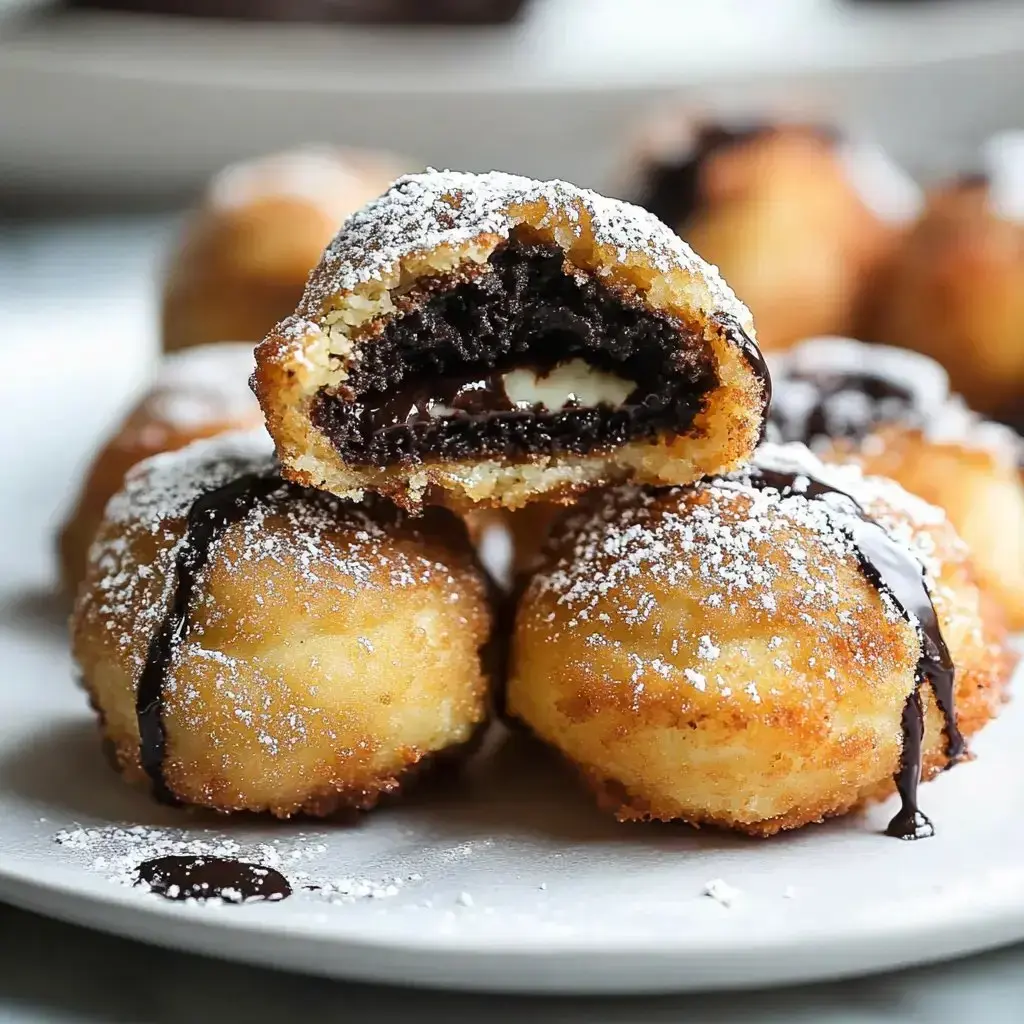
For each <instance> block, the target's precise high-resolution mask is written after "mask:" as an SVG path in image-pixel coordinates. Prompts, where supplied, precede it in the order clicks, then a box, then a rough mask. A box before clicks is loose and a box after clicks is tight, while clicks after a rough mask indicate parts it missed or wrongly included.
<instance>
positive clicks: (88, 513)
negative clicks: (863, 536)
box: [58, 341, 263, 595]
mask: <svg viewBox="0 0 1024 1024" xmlns="http://www.w3.org/2000/svg"><path fill="white" fill-rule="evenodd" d="M252 350H253V344H252V342H241V341H238V342H235V341H225V342H220V343H218V344H213V345H201V346H198V347H196V348H194V349H190V350H189V351H187V352H179V353H175V354H173V355H170V356H168V357H167V358H166V359H165V360H164V361H163V363H162V364H161V366H160V368H159V370H158V371H157V376H156V380H155V381H154V382H153V385H152V386H151V387H150V389H149V391H147V392H146V394H144V395H143V396H142V398H141V399H140V401H139V403H138V404H137V405H136V406H135V407H134V408H133V409H132V410H131V412H130V413H129V414H128V416H127V417H126V418H125V420H124V421H123V422H122V423H121V424H120V425H119V426H118V428H117V430H116V432H115V433H114V434H113V435H111V437H110V438H109V439H108V440H107V441H106V443H105V444H104V445H103V447H102V448H101V449H100V450H99V452H97V454H96V456H95V458H94V459H93V461H92V464H91V465H90V467H89V469H88V471H87V472H86V475H85V479H84V480H83V481H82V486H81V490H80V491H79V494H78V498H77V499H76V501H75V504H74V506H73V507H72V509H71V512H70V514H69V515H68V518H67V519H66V521H65V522H64V525H63V526H62V527H61V531H60V536H59V538H58V549H59V556H60V570H61V581H62V584H63V586H64V590H65V592H66V593H68V594H71V595H73V594H74V593H75V591H76V590H77V588H78V584H79V583H80V582H81V580H82V577H83V576H84V575H85V563H86V556H87V554H88V551H89V545H90V544H91V543H92V540H93V537H95V536H96V530H97V529H98V528H99V525H100V522H101V520H102V519H103V509H104V508H105V507H106V504H107V501H108V500H109V499H110V498H111V497H112V496H113V495H114V494H115V493H116V492H117V491H119V490H120V489H121V484H122V483H123V482H124V475H125V473H127V472H128V470H129V469H131V467H132V466H134V465H135V464H136V463H137V462H141V461H142V460H143V459H145V458H148V457H149V456H150V455H156V454H158V453H159V452H166V451H171V450H172V449H175V448H183V447H184V446H185V445H187V444H190V443H191V442H192V441H197V440H199V439H200V438H204V437H212V436H213V435H215V434H222V433H224V432H225V431H230V430H246V429H249V428H255V427H256V426H258V425H259V424H260V423H261V422H262V419H263V417H262V414H261V413H260V408H259V404H258V403H257V402H256V399H255V398H254V397H253V394H252V391H251V390H250V388H249V384H248V381H249V375H250V374H251V373H252V368H253V355H252Z"/></svg>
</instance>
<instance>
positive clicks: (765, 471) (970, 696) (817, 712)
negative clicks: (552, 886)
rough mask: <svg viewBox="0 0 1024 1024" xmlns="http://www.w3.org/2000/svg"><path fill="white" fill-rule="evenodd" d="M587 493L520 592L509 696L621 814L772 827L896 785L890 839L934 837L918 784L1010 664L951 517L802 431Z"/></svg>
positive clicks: (991, 703)
mask: <svg viewBox="0 0 1024 1024" xmlns="http://www.w3.org/2000/svg"><path fill="white" fill-rule="evenodd" d="M585 504H586V505H587V507H585V508H583V509H581V510H580V511H579V512H578V513H575V514H573V515H570V516H569V517H568V518H567V520H566V521H564V522H563V523H561V524H560V525H558V526H556V527H555V531H554V534H553V536H552V539H551V540H550V542H549V545H548V548H547V551H546V560H545V564H544V566H543V567H542V568H541V569H540V570H539V571H538V572H537V573H536V575H535V576H534V577H533V579H532V580H531V582H530V584H529V586H528V587H527V589H526V591H525V593H524V595H523V597H522V600H521V603H520V605H519V609H518V616H517V620H516V628H515V634H514V637H513V649H512V665H511V672H510V679H509V687H508V710H509V712H510V713H511V714H512V715H513V716H514V717H516V718H518V719H520V720H522V721H523V722H524V723H526V725H527V726H529V728H530V729H531V730H532V731H533V732H534V733H535V734H537V735H538V736H539V737H540V738H541V739H543V740H546V741H547V742H548V743H550V744H552V745H553V746H555V747H556V748H557V749H559V750H560V751H561V752H562V753H563V754H565V755H566V756H567V757H568V758H569V759H570V760H571V761H573V762H575V763H576V764H577V765H578V766H579V768H580V770H581V772H582V774H583V776H584V778H585V779H586V780H587V781H588V782H589V784H590V785H591V787H592V788H593V789H594V791H595V793H596V794H597V796H598V799H599V800H600V802H601V803H602V805H603V806H604V807H606V808H607V809H609V810H610V811H612V812H614V813H615V814H616V815H617V816H618V817H619V818H620V819H623V820H631V819H656V820H674V819H679V820H682V821H687V822H691V823H694V824H705V823H707V824H715V825H721V826H726V827H729V828H735V829H739V830H741V831H744V832H749V833H752V834H757V835H769V834H771V833H774V832H777V831H779V830H780V829H789V828H796V827H798V826H801V825H805V824H807V823H809V822H815V821H820V820H822V819H823V818H826V817H829V816H832V815H837V814H842V813H844V812H846V811H849V810H851V809H852V808H855V807H857V806H858V805H860V804H861V803H862V802H864V801H865V800H868V799H874V798H877V797H883V796H886V795H887V794H889V793H891V792H892V791H893V789H894V788H898V789H899V792H900V794H901V796H902V806H901V810H900V812H899V813H898V814H897V815H896V816H895V817H894V818H893V821H892V823H891V825H890V829H889V831H890V832H891V834H894V835H899V836H901V837H905V838H911V837H915V836H921V835H925V834H927V833H928V832H929V831H930V824H929V823H928V821H927V819H926V818H925V817H924V815H923V814H921V812H920V811H919V810H918V808H917V803H916V786H917V782H918V776H919V774H923V777H924V778H930V777H931V776H933V775H934V774H936V773H937V772H939V771H940V770H942V769H943V768H945V767H946V766H948V765H949V764H950V763H952V762H955V761H956V760H958V759H959V758H960V757H962V756H963V752H964V745H963V737H964V736H967V735H970V734H971V733H973V732H974V731H976V730H977V729H979V728H980V727H981V726H982V725H984V724H985V722H987V721H988V720H989V718H990V717H991V716H992V715H993V713H994V712H995V710H996V708H997V705H998V703H999V700H1000V692H1001V688H1002V686H1003V683H1004V682H1005V679H1006V676H1007V674H1008V669H1009V664H1010V658H1009V656H1008V654H1007V651H1006V648H1005V646H1004V645H1003V639H1004V638H1003V635H1002V632H1001V631H1000V628H999V624H998V623H996V622H990V621H988V620H986V619H985V618H984V617H983V609H982V605H981V603H980V601H979V594H978V590H977V588H976V586H975V585H974V581H973V575H972V570H971V566H970V564H969V561H968V559H967V556H966V552H965V549H964V547H963V545H962V543H961V542H960V540H959V539H958V538H957V537H956V535H955V533H954V532H953V530H952V528H951V527H950V526H949V524H948V522H947V521H946V520H945V518H944V517H943V515H942V513H941V511H940V510H938V509H936V508H934V507H933V506H930V505H926V504H925V503H924V502H922V501H920V500H919V499H917V498H914V497H912V496H911V495H909V494H907V493H906V492H905V491H903V490H902V489H901V488H900V487H898V486H897V485H896V484H893V483H891V482H888V481H883V480H880V479H877V478H874V479H866V478H862V477H861V476H860V474H859V472H858V470H857V469H856V468H854V467H838V466H825V465H823V464H822V463H820V462H819V461H818V460H817V459H815V458H814V457H813V456H812V455H811V453H810V452H809V451H808V450H807V449H806V448H804V447H803V446H802V445H799V446H797V445H793V446H782V447H779V446H773V445H765V446H763V447H762V449H761V450H760V451H759V453H758V456H757V461H756V463H755V464H754V465H753V466H752V467H750V468H748V469H746V470H743V471H740V472H739V473H736V474H734V475H731V476H728V477H719V478H715V479H712V480H708V481H704V482H701V483H698V484H695V485H693V486H690V487H686V488H673V489H663V490H653V489H643V488H635V487H621V488H615V489H612V490H611V491H609V492H606V493H605V494H602V495H597V496H595V497H593V498H592V499H590V500H589V502H585ZM922 723H923V726H922ZM922 733H923V736H922Z"/></svg>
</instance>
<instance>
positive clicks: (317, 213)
mask: <svg viewBox="0 0 1024 1024" xmlns="http://www.w3.org/2000/svg"><path fill="white" fill-rule="evenodd" d="M404 169H405V168H404V167H402V165H401V164H400V163H399V161H398V158H397V157H391V156H388V155H385V154H379V153H364V152H359V151H355V150H352V151H348V150H341V149H331V148H329V147H326V146H321V147H310V148H307V149H297V150H291V151H288V152H284V153H275V154H273V155H271V156H266V157H262V158H260V159H258V160H253V161H250V162H248V163H241V164H236V165H234V166H231V167H228V168H226V169H225V170H223V171H221V172H220V174H218V175H217V176H216V177H215V178H214V179H213V181H212V182H211V183H210V186H209V188H208V189H207V192H206V195H205V196H204V197H203V200H202V202H201V204H200V206H199V208H198V209H197V210H196V211H195V212H194V213H193V214H192V216H191V217H190V219H189V221H188V223H187V224H186V226H185V230H184V232H183V234H182V236H181V239H180V241H179V243H178V246H177V249H176V251H175V253H174V255H173V257H172V259H171V263H170V266H169V267H168V269H167V280H166V283H165V286H164V299H163V314H162V319H163V344H164V348H165V349H166V350H168V351H171V350H174V349H179V348H186V347H188V346H190V345H203V344H206V343H207V342H211V341H220V340H221V339H223V338H262V337H263V336H264V335H265V334H266V333H267V331H269V330H270V329H271V327H273V326H274V324H275V323H277V321H278V320H281V319H283V318H284V317H286V316H288V314H289V313H291V312H292V310H294V309H295V304H296V303H297V302H298V301H299V297H300V296H301V295H302V289H303V288H304V287H305V284H306V278H307V277H308V276H309V272H310V270H312V268H313V267H314V266H315V265H316V262H317V260H318V259H319V258H320V253H321V252H322V251H323V248H324V246H325V245H327V243H328V242H329V241H330V240H331V239H332V238H333V237H334V234H335V232H336V231H337V230H338V228H339V227H340V226H341V225H342V223H343V222H344V220H345V218H346V217H348V215H349V214H350V213H352V212H353V211H354V210H357V209H359V207H360V206H362V205H363V203H365V202H366V201H367V200H368V199H372V198H373V197H374V196H376V195H379V194H380V192H381V191H383V190H384V189H385V188H387V186H388V183H389V182H391V181H392V180H393V179H394V178H396V177H398V175H399V174H400V173H401V171H402V170H404Z"/></svg>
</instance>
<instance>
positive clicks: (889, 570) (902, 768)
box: [746, 467, 966, 839]
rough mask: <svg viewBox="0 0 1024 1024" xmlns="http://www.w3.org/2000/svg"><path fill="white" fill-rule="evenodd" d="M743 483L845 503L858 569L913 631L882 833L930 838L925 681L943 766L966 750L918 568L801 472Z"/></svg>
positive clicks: (873, 525)
mask: <svg viewBox="0 0 1024 1024" xmlns="http://www.w3.org/2000/svg"><path fill="white" fill-rule="evenodd" d="M746 479H747V481H748V482H749V483H750V485H751V486H752V487H756V488H759V489H762V490H763V489H772V490H777V491H778V492H779V493H780V494H782V495H783V496H788V495H791V494H797V495H802V496H803V497H805V498H807V499H808V500H809V501H821V500H826V501H827V502H828V503H829V504H838V505H843V506H845V507H846V511H848V512H852V513H853V515H852V516H850V518H849V526H844V529H845V530H846V532H847V535H848V536H849V538H850V540H851V541H852V542H853V545H854V549H855V550H856V552H857V560H858V562H859V563H860V568H861V571H862V572H863V573H864V575H865V577H866V578H867V579H868V581H869V582H870V583H871V584H872V585H873V586H874V587H875V588H876V589H878V590H880V591H884V592H885V593H887V594H888V595H889V596H890V597H891V598H892V600H893V602H894V603H895V605H896V607H897V608H899V610H900V612H901V613H902V614H903V616H904V617H905V618H906V619H907V621H908V622H911V623H912V624H914V625H915V626H916V628H917V632H918V636H919V638H920V642H921V654H920V657H919V659H918V662H917V672H916V684H915V686H914V689H913V691H912V692H911V694H910V696H909V697H908V698H907V702H906V704H905V706H904V709H903V713H902V720H901V726H902V731H903V749H902V752H901V754H900V765H899V769H898V770H897V771H896V774H895V776H894V781H895V783H896V789H897V792H898V793H899V796H900V801H901V804H902V806H901V807H900V810H899V812H898V813H897V814H896V815H895V816H894V817H893V819H892V821H890V822H889V825H888V827H887V828H886V830H885V831H886V834H887V835H890V836H895V837H897V838H899V839H920V838H924V837H925V836H929V835H932V834H933V832H934V829H933V827H932V824H931V822H930V821H929V820H928V818H927V817H925V815H924V814H922V813H921V811H920V810H919V809H918V806H917V787H918V783H919V781H920V778H921V764H922V756H923V741H924V718H923V712H922V706H921V693H920V689H921V687H922V686H923V685H924V684H925V683H926V682H927V683H929V684H930V685H931V687H932V692H933V693H934V694H935V703H936V704H937V705H938V707H939V710H940V711H941V712H942V716H943V722H944V730H945V736H946V756H947V758H948V761H949V766H951V765H953V764H955V763H956V762H957V761H959V760H960V759H961V758H962V757H963V756H964V753H965V751H966V744H965V742H964V738H963V736H962V735H961V733H960V730H959V728H958V727H957V722H956V707H955V703H954V680H955V670H954V666H953V660H952V658H951V657H950V655H949V650H948V649H947V647H946V643H945V641H944V640H943V638H942V629H941V627H940V625H939V619H938V615H937V614H936V612H935V606H934V604H933V603H932V599H931V594H929V592H928V587H927V586H926V584H925V578H924V569H923V568H922V566H921V564H920V563H919V562H918V561H917V559H915V558H914V557H913V555H911V553H910V552H909V551H907V550H906V548H905V547H903V545H901V544H899V543H897V542H896V541H895V540H893V538H892V537H890V536H889V534H888V532H887V531H886V530H885V529H884V528H883V527H882V526H881V525H880V524H879V523H877V522H876V521H875V520H874V519H872V518H871V517H870V516H869V515H868V514H867V512H865V510H864V509H863V508H862V507H861V506H860V504H859V503H858V502H857V501H856V500H855V499H854V498H852V497H851V496H850V495H849V494H847V493H846V492H845V491H840V490H837V489H836V488H835V487H832V486H831V485H830V484H827V483H825V482H824V481H822V480H818V479H816V478H814V477H813V476H810V475H808V474H806V473H788V472H778V471H775V470H769V469H761V468H760V467H755V468H754V469H752V470H751V471H750V473H749V476H747V477H746ZM801 480H806V481H807V483H806V486H803V487H801V486H798V485H797V481H801ZM833 499H835V501H833Z"/></svg>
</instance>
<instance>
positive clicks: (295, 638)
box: [72, 432, 491, 817]
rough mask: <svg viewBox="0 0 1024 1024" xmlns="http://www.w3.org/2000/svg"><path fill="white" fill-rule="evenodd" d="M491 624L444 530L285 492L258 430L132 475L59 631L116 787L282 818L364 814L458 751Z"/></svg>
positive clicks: (482, 679) (477, 719)
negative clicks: (67, 635) (112, 758)
mask: <svg viewBox="0 0 1024 1024" xmlns="http://www.w3.org/2000/svg"><path fill="white" fill-rule="evenodd" d="M490 625H491V613H490V608H489V605H488V595H487V588H486V582H485V579H484V576H483V573H482V572H481V571H480V570H479V569H478V567H477V564H476V562H475V560H474V557H473V554H472V550H471V548H470V546H469V543H468V540H467V538H466V535H465V530H464V529H463V527H462V524H461V523H460V522H459V521H458V519H457V518H456V517H454V516H452V515H451V514H450V513H447V512H445V511H444V510H439V509H434V510H430V511H429V512H428V514H427V515H425V516H424V517H423V518H420V519H416V520H412V519H410V518H408V517H407V516H406V515H405V514H404V513H402V512H401V511H399V510H398V509H397V508H395V507H394V506H392V505H390V504H389V503H387V502H383V501H379V500H378V501H375V502H371V503H367V504H364V505H356V504H351V503H346V502H344V501H341V500H339V499H337V498H334V497H332V496H330V495H326V494H322V493H319V492H313V491H307V490H304V489H302V488H300V487H297V486H295V485H294V484H289V483H286V482H285V481H284V480H282V478H281V476H280V474H279V468H278V466H277V464H276V463H275V462H274V460H273V458H272V457H271V455H270V454H269V442H268V440H267V438H266V435H265V434H263V433H262V432H260V433H258V434H257V433H253V434H248V435H238V434H228V435H224V436H222V437H219V438H214V439H212V440H209V441H199V442H196V443H195V444H194V445H191V446H190V447H188V448H185V449H182V450H180V451H177V452H172V453H168V454H165V455H158V456H154V457H153V458H152V459H149V460H147V461H146V462H143V463H141V464H139V465H138V466H137V467H135V468H134V469H133V470H131V471H130V472H129V474H128V477H127V480H126V483H125V489H124V490H123V491H122V492H120V494H118V495H117V496H116V497H115V498H114V499H112V500H111V502H110V504H109V505H108V506H107V513H106V517H105V519H104V522H103V525H102V527H101V528H100V532H99V535H98V538H97V540H96V543H95V544H94V545H93V547H92V549H91V551H90V558H89V570H88V574H87V576H86V579H85V582H84V583H83V585H82V588H81V590H80V592H79V597H78V602H77V605H76V608H75V614H74V617H73V623H72V626H73V651H74V656H75V659H76V661H77V662H78V666H79V668H80V670H81V674H82V679H83V681H84V684H85V686H86V688H87V689H88V691H89V694H90V696H91V698H92V701H93V704H94V706H95V708H96V709H97V711H98V712H99V716H100V720H101V723H102V727H103V732H104V734H105V737H106V739H107V740H109V741H110V744H111V745H112V747H113V750H114V751H115V753H116V758H117V764H118V766H119V768H120V770H121V771H122V772H123V774H124V775H125V776H126V777H127V778H128V779H130V780H132V781H145V780H147V778H148V780H149V781H150V783H151V784H152V787H153V790H154V793H155V795H157V796H158V797H160V798H163V799H165V800H171V801H175V802H181V803H185V804H195V805H200V806H203V807H211V808H214V809H216V810H219V811H240V810H247V811H269V812H270V813H272V814H275V815H277V816H280V817H286V816H288V815H291V814H295V813H297V812H300V811H301V812H305V813H308V814H317V815H321V814H327V813H329V812H331V811H333V810H335V809H337V808H342V807H356V808H368V807H371V806H372V805H373V804H374V803H376V801H377V800H378V798H379V797H380V796H381V795H382V794H385V793H391V792H394V791H396V790H397V789H398V788H399V786H400V785H401V781H402V778H403V776H404V775H405V773H406V772H407V771H408V770H409V769H410V768H411V767H412V766H414V765H416V764H417V763H418V762H421V761H424V759H427V758H429V757H431V755H435V754H441V753H444V752H447V751H452V750H454V749H457V748H458V747H459V746H460V745H462V744H464V743H466V742H467V741H468V740H469V739H470V738H471V737H472V736H473V735H474V734H475V732H476V730H477V728H478V726H479V725H480V724H481V723H482V722H483V720H484V718H485V714H486V709H487V678H486V674H485V671H484V667H483V664H482V660H481V649H482V648H483V647H484V645H485V644H486V642H487V640H488V635H489V632H490Z"/></svg>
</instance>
